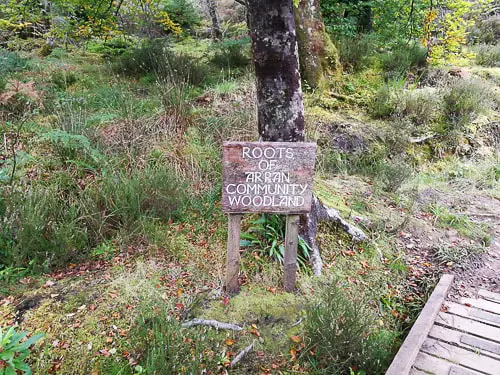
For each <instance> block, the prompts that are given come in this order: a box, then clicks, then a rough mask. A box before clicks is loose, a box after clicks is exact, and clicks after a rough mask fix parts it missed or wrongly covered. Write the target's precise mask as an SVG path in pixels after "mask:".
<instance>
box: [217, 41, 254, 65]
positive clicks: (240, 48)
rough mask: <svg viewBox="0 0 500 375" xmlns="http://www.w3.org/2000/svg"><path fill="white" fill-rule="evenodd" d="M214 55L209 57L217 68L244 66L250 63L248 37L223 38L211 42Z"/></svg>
mask: <svg viewBox="0 0 500 375" xmlns="http://www.w3.org/2000/svg"><path fill="white" fill-rule="evenodd" d="M212 48H213V50H214V55H213V57H212V59H211V61H212V63H214V64H215V65H216V66H218V67H219V68H224V69H234V68H244V67H246V66H248V65H249V63H250V61H251V60H250V38H248V37H245V38H239V39H225V40H223V41H222V42H220V43H214V44H213V47H212Z"/></svg>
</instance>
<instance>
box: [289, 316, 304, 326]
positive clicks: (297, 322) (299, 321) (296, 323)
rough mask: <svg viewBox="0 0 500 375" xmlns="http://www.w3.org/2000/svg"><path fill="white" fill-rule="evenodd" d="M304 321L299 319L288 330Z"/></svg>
mask: <svg viewBox="0 0 500 375" xmlns="http://www.w3.org/2000/svg"><path fill="white" fill-rule="evenodd" d="M303 320H304V317H301V318H300V319H299V320H297V321H296V322H295V323H293V324H292V325H291V326H290V328H293V327H296V326H298V325H299V324H300V323H302V321H303Z"/></svg>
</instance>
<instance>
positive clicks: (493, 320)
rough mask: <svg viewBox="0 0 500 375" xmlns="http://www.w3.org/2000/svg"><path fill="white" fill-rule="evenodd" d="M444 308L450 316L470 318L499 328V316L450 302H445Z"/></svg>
mask: <svg viewBox="0 0 500 375" xmlns="http://www.w3.org/2000/svg"><path fill="white" fill-rule="evenodd" d="M445 306H446V309H447V310H446V312H448V313H450V314H453V315H458V316H463V317H464V318H471V319H473V320H477V321H480V322H483V323H486V324H491V325H493V326H496V327H499V328H500V315H497V314H492V313H490V312H488V311H484V310H479V309H476V308H475V307H468V306H465V305H461V304H459V303H455V302H450V301H446V302H445Z"/></svg>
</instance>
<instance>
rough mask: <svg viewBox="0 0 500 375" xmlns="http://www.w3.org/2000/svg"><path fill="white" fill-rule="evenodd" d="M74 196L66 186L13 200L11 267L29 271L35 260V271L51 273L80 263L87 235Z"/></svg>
mask: <svg viewBox="0 0 500 375" xmlns="http://www.w3.org/2000/svg"><path fill="white" fill-rule="evenodd" d="M67 188H68V189H71V187H70V186H67ZM71 196H72V194H71V192H70V190H65V187H64V186H61V187H59V188H54V187H52V186H51V187H43V186H38V187H32V188H31V189H30V191H29V192H28V193H27V194H22V195H21V194H13V195H11V196H10V197H9V199H8V203H9V209H8V210H7V215H6V222H5V224H6V225H7V226H8V227H9V228H8V234H9V236H10V238H9V244H10V245H11V247H10V248H9V249H7V257H6V264H7V265H13V266H17V267H26V266H27V265H28V264H30V262H31V261H32V260H33V261H34V262H33V263H32V265H33V268H35V269H37V270H48V269H51V268H55V267H59V266H63V265H65V264H68V263H71V262H74V261H76V260H77V259H79V257H80V255H81V253H80V251H81V250H82V249H85V248H86V245H87V233H86V229H85V228H82V227H80V226H79V212H78V207H77V206H76V205H74V204H73V203H74V202H72V200H71V199H68V198H69V197H71Z"/></svg>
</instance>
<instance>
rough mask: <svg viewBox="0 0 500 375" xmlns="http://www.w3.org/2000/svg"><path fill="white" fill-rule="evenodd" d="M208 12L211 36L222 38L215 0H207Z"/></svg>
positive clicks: (217, 38)
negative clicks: (210, 21)
mask: <svg viewBox="0 0 500 375" xmlns="http://www.w3.org/2000/svg"><path fill="white" fill-rule="evenodd" d="M207 6H208V13H209V14H210V18H211V19H212V38H213V39H215V40H221V39H222V31H221V29H220V23H219V18H218V17H217V6H216V5H215V0H207Z"/></svg>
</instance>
